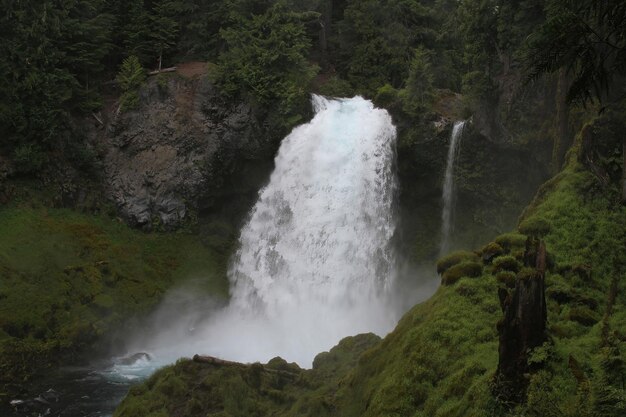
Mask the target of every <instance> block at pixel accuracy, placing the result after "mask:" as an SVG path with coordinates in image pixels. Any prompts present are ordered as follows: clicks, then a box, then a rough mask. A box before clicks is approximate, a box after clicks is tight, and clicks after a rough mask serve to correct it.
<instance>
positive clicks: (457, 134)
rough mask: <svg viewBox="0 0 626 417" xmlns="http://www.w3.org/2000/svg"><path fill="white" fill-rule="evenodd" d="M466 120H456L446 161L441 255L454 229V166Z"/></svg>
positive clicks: (447, 245)
mask: <svg viewBox="0 0 626 417" xmlns="http://www.w3.org/2000/svg"><path fill="white" fill-rule="evenodd" d="M464 128H465V122H456V123H455V124H454V127H453V128H452V136H451V138H450V147H449V148H448V159H447V161H446V172H445V175H444V178H443V196H442V201H443V210H442V211H441V245H440V250H439V253H440V255H444V254H446V253H447V252H448V251H449V250H450V237H451V234H452V232H453V231H454V208H455V207H454V206H455V189H454V188H455V187H454V168H455V165H456V161H457V159H458V156H459V152H460V151H461V138H462V136H463V129H464Z"/></svg>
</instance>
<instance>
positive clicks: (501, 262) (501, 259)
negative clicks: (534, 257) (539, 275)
mask: <svg viewBox="0 0 626 417" xmlns="http://www.w3.org/2000/svg"><path fill="white" fill-rule="evenodd" d="M493 268H494V270H495V271H496V272H500V271H511V272H517V271H519V270H520V268H521V265H520V263H519V262H518V261H517V259H515V257H514V256H511V255H504V256H498V257H497V258H496V259H494V260H493Z"/></svg>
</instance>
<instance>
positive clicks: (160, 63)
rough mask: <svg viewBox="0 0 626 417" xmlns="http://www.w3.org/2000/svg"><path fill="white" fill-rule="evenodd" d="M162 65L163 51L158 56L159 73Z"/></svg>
mask: <svg viewBox="0 0 626 417" xmlns="http://www.w3.org/2000/svg"><path fill="white" fill-rule="evenodd" d="M162 65H163V51H161V53H160V54H159V72H161V67H162Z"/></svg>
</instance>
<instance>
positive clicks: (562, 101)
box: [552, 69, 571, 175]
mask: <svg viewBox="0 0 626 417" xmlns="http://www.w3.org/2000/svg"><path fill="white" fill-rule="evenodd" d="M567 84H568V82H567V74H566V72H565V70H564V69H561V70H560V71H559V80H558V84H557V90H556V117H557V125H558V131H557V134H556V137H555V138H554V145H553V147H552V173H553V174H555V175H556V174H558V173H559V171H561V167H562V166H563V157H564V156H565V153H566V152H567V149H568V148H569V147H570V145H571V140H570V135H569V106H568V105H567V90H568V85H567Z"/></svg>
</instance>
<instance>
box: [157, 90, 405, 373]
mask: <svg viewBox="0 0 626 417" xmlns="http://www.w3.org/2000/svg"><path fill="white" fill-rule="evenodd" d="M313 105H314V108H315V112H316V114H315V117H314V118H313V120H312V121H311V122H310V123H308V124H305V125H301V126H299V127H297V128H296V129H294V130H293V131H292V133H291V134H289V135H288V136H287V137H286V138H285V139H284V140H283V142H282V144H281V146H280V150H279V152H278V155H277V157H276V160H275V162H276V164H275V165H276V166H275V170H274V172H273V173H272V175H271V178H270V182H269V184H268V185H267V186H266V187H265V188H264V189H263V190H261V192H260V193H259V198H258V201H257V203H256V205H255V206H254V208H253V210H252V212H251V214H250V217H249V220H248V222H247V224H246V225H245V226H244V227H243V229H242V231H241V236H240V239H239V244H240V248H239V250H238V251H237V253H236V254H235V256H234V258H233V259H232V262H231V267H230V270H229V279H230V281H231V301H230V304H229V305H228V306H227V307H226V308H224V309H222V310H221V311H217V312H214V313H213V314H211V315H210V316H209V317H208V318H207V319H202V320H201V321H200V322H197V321H196V322H194V323H193V324H190V325H184V326H175V327H177V329H178V330H177V331H178V333H177V334H174V333H172V332H164V333H163V334H162V335H160V337H158V338H157V339H155V340H153V341H152V342H151V344H152V346H151V347H148V348H147V349H148V351H149V352H153V353H154V354H155V356H157V357H161V359H165V358H167V359H166V360H172V359H175V358H178V357H180V356H181V355H193V354H195V353H200V354H209V355H213V356H218V357H221V358H225V359H228V360H236V361H241V362H253V361H267V360H269V359H271V358H273V357H275V356H281V357H283V358H285V359H286V360H288V361H296V362H297V363H299V364H300V365H301V366H310V365H311V363H312V360H313V358H314V356H315V355H316V354H317V353H319V352H322V351H325V350H328V349H330V348H331V347H332V346H334V345H335V344H336V343H337V342H338V341H339V340H341V339H342V338H343V337H346V336H349V335H355V334H358V333H363V332H374V333H377V334H380V335H384V334H386V333H387V332H388V331H390V330H391V329H392V328H393V326H394V324H395V321H396V320H397V316H396V313H395V310H394V309H393V308H392V306H391V305H390V300H389V298H390V295H391V286H392V284H393V280H394V275H395V267H394V265H395V259H394V250H393V248H392V245H391V239H392V236H393V234H394V232H395V219H394V207H393V206H394V200H395V195H396V187H397V186H396V177H395V172H394V159H395V140H396V129H395V127H394V126H393V124H392V120H391V117H390V116H389V114H388V113H387V112H386V111H384V110H381V109H376V108H374V106H373V104H372V103H371V102H370V101H367V100H365V99H363V98H360V97H356V98H352V99H334V100H329V99H325V98H323V97H320V96H313ZM181 328H187V329H189V328H193V331H191V332H182V331H181V330H180V329H181Z"/></svg>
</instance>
